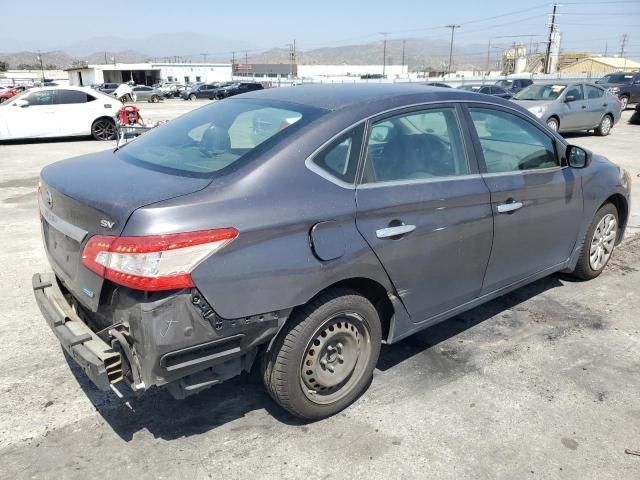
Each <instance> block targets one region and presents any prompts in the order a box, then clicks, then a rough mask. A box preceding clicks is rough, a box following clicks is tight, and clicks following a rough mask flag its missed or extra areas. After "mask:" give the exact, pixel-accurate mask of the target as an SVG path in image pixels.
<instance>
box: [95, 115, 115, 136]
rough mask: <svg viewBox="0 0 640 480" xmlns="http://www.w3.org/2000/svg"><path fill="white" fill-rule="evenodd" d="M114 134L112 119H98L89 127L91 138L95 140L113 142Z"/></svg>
mask: <svg viewBox="0 0 640 480" xmlns="http://www.w3.org/2000/svg"><path fill="white" fill-rule="evenodd" d="M116 134H117V130H116V122H114V121H113V119H112V118H99V119H97V120H96V121H95V122H93V124H92V125H91V136H92V137H93V138H94V139H96V140H100V141H106V140H115V138H116Z"/></svg>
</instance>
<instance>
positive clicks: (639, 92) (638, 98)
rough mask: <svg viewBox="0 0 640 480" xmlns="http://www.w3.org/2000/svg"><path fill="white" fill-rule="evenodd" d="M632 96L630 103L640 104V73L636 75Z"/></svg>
mask: <svg viewBox="0 0 640 480" xmlns="http://www.w3.org/2000/svg"><path fill="white" fill-rule="evenodd" d="M630 90H631V94H630V97H631V98H630V99H629V101H630V102H631V103H640V73H636V75H635V77H634V79H633V83H632V84H631V89H630Z"/></svg>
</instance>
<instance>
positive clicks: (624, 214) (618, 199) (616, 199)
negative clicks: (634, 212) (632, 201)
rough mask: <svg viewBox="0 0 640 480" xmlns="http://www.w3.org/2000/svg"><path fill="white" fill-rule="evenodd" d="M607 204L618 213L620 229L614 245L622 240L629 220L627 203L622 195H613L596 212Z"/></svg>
mask: <svg viewBox="0 0 640 480" xmlns="http://www.w3.org/2000/svg"><path fill="white" fill-rule="evenodd" d="M607 203H611V204H612V205H613V206H614V207H616V210H617V211H618V223H619V224H620V228H619V229H618V238H617V239H616V244H618V243H620V241H621V240H622V234H623V232H624V230H625V228H626V227H627V221H628V219H629V203H628V202H627V199H626V198H625V197H624V195H621V194H619V193H614V194H613V195H611V196H609V197H608V198H607V199H606V200H605V201H604V202H602V205H600V207H598V210H599V209H600V208H602V206H604V205H606V204H607Z"/></svg>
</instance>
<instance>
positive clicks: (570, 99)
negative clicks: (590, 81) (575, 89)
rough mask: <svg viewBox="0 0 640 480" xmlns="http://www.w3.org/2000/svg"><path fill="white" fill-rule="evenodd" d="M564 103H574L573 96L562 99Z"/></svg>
mask: <svg viewBox="0 0 640 480" xmlns="http://www.w3.org/2000/svg"><path fill="white" fill-rule="evenodd" d="M564 101H565V102H566V103H570V102H575V101H576V96H575V95H567V96H566V97H564Z"/></svg>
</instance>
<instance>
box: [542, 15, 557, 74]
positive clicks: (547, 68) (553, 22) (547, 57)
mask: <svg viewBox="0 0 640 480" xmlns="http://www.w3.org/2000/svg"><path fill="white" fill-rule="evenodd" d="M557 10H558V4H557V3H554V4H553V13H552V14H551V25H550V26H549V41H548V42H547V53H546V55H545V61H544V73H551V39H552V38H553V33H554V32H555V31H556V12H557Z"/></svg>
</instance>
